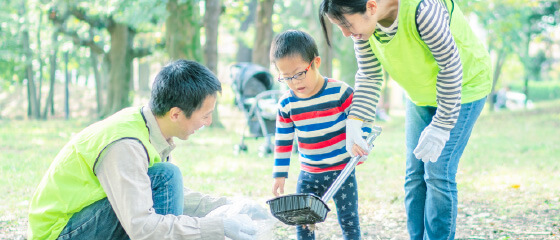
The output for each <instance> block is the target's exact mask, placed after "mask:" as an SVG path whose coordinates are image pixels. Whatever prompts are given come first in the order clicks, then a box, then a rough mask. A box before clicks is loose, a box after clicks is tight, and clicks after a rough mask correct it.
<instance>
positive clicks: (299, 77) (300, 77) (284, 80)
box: [278, 59, 315, 83]
mask: <svg viewBox="0 0 560 240" xmlns="http://www.w3.org/2000/svg"><path fill="white" fill-rule="evenodd" d="M313 60H315V59H313ZM313 60H312V61H311V62H310V63H309V66H307V68H305V70H303V71H301V72H298V73H296V74H295V75H294V76H292V77H285V78H280V77H278V82H281V83H291V82H292V80H293V79H296V80H303V79H305V75H306V73H307V71H309V68H311V64H313Z"/></svg>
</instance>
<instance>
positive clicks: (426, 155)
mask: <svg viewBox="0 0 560 240" xmlns="http://www.w3.org/2000/svg"><path fill="white" fill-rule="evenodd" d="M447 140H449V131H446V130H443V129H439V128H436V127H434V126H432V124H430V125H428V126H427V127H426V128H425V129H424V131H422V134H420V139H418V146H416V149H414V151H413V153H414V155H415V156H416V158H418V159H421V160H422V162H425V163H427V162H428V161H431V162H436V161H437V160H438V158H439V155H441V151H442V150H443V147H444V146H445V143H446V142H447Z"/></svg>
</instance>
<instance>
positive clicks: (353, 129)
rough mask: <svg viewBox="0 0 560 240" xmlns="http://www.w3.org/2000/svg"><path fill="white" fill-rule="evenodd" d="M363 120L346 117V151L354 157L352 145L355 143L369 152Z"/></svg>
mask: <svg viewBox="0 0 560 240" xmlns="http://www.w3.org/2000/svg"><path fill="white" fill-rule="evenodd" d="M362 123H363V122H362V121H361V120H358V119H353V118H348V119H346V151H347V152H348V153H349V154H350V156H352V157H354V154H353V153H352V146H354V144H356V145H358V146H360V147H361V148H362V149H363V150H364V151H367V152H369V148H368V145H367V143H366V140H364V138H363V137H362V135H363V131H362Z"/></svg>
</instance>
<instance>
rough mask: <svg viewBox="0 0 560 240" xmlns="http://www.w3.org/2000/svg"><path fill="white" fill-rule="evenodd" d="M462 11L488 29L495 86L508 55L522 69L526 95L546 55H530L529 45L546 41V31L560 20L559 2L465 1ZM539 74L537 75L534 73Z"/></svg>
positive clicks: (514, 0) (548, 0)
mask: <svg viewBox="0 0 560 240" xmlns="http://www.w3.org/2000/svg"><path fill="white" fill-rule="evenodd" d="M463 4H465V10H466V11H467V12H472V13H474V14H476V15H477V16H478V17H479V18H480V20H481V22H482V24H483V25H484V28H485V29H487V30H488V39H487V40H488V48H489V50H490V52H493V53H494V54H495V55H496V60H495V64H494V71H495V72H494V85H496V84H497V82H498V78H499V76H500V71H501V68H502V66H503V64H504V62H505V60H506V58H507V56H508V55H510V54H517V55H519V59H520V60H521V62H522V64H523V66H524V68H525V76H524V85H525V88H524V93H525V94H526V95H527V96H528V95H529V89H528V81H529V79H531V78H535V79H539V76H540V72H541V66H542V63H544V62H545V61H546V59H545V58H546V55H543V54H542V53H538V54H534V55H531V54H530V51H529V48H530V45H531V43H535V42H538V41H541V40H542V39H543V38H546V37H547V36H548V35H547V34H548V31H550V29H551V27H552V26H555V25H557V24H558V22H559V21H560V14H559V12H558V10H559V9H560V2H559V1H556V0H544V1H523V0H490V1H467V2H465V3H463ZM537 72H538V73H537Z"/></svg>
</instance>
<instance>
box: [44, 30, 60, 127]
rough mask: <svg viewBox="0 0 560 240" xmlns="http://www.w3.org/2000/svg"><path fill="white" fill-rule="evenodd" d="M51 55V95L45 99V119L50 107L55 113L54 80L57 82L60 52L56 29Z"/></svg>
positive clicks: (52, 38) (52, 40) (52, 39)
mask: <svg viewBox="0 0 560 240" xmlns="http://www.w3.org/2000/svg"><path fill="white" fill-rule="evenodd" d="M51 44H52V50H51V56H50V57H49V60H50V67H51V68H50V78H51V79H50V86H49V95H47V99H46V100H45V108H44V110H43V119H47V115H48V113H49V109H50V110H51V115H54V82H55V75H56V55H57V53H58V31H55V32H53V33H52V35H51Z"/></svg>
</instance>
